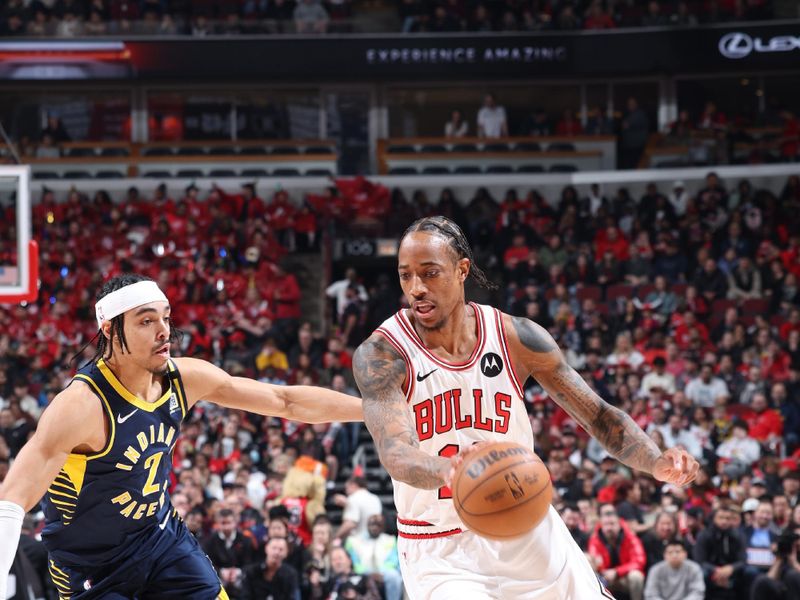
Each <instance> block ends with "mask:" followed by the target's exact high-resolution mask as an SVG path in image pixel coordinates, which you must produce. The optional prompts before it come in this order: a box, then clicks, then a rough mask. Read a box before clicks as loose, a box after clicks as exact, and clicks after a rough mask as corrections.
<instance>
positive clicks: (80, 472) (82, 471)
mask: <svg viewBox="0 0 800 600" xmlns="http://www.w3.org/2000/svg"><path fill="white" fill-rule="evenodd" d="M61 469H62V470H63V471H64V472H65V473H66V474H67V476H69V479H70V481H72V485H74V486H75V491H76V492H78V494H80V493H81V489H82V488H83V477H84V475H86V457H85V456H83V455H82V454H70V455H69V456H68V457H67V462H65V463H64V466H63V467H61Z"/></svg>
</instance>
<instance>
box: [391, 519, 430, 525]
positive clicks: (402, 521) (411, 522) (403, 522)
mask: <svg viewBox="0 0 800 600" xmlns="http://www.w3.org/2000/svg"><path fill="white" fill-rule="evenodd" d="M397 522H398V523H400V525H413V526H414V527H433V523H428V522H427V521H414V520H412V519H401V518H400V517H398V518H397Z"/></svg>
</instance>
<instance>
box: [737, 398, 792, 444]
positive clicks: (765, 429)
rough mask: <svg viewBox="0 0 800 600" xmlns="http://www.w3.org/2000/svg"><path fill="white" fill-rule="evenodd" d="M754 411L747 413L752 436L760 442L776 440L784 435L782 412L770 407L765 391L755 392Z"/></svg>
mask: <svg viewBox="0 0 800 600" xmlns="http://www.w3.org/2000/svg"><path fill="white" fill-rule="evenodd" d="M751 408H752V412H751V413H750V414H748V415H747V417H746V419H745V420H746V421H747V425H748V426H749V427H750V437H752V438H754V439H756V440H758V441H759V442H762V443H765V442H767V443H768V442H776V441H778V440H780V439H781V437H782V436H783V418H782V417H781V414H780V413H779V412H778V411H777V410H775V409H773V408H769V404H768V402H767V396H766V394H764V393H763V392H756V393H755V394H753V400H752V405H751Z"/></svg>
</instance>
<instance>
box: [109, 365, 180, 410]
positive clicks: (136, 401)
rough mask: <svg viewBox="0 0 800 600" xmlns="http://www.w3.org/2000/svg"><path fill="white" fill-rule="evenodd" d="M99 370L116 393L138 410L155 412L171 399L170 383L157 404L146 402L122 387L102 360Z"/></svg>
mask: <svg viewBox="0 0 800 600" xmlns="http://www.w3.org/2000/svg"><path fill="white" fill-rule="evenodd" d="M97 368H98V369H99V370H100V373H101V374H102V375H103V377H105V380H106V381H107V382H108V383H109V385H111V387H113V388H114V391H116V392H117V393H118V394H119V395H120V396H122V398H123V399H124V400H126V401H127V402H129V403H130V404H133V405H134V406H135V407H136V408H140V409H142V410H143V411H146V412H154V411H155V410H156V409H157V408H158V407H159V406H161V405H162V404H164V402H166V401H167V400H169V397H170V395H171V394H172V383H170V385H169V387H168V388H167V390H166V391H165V392H164V394H163V395H162V396H161V397H160V398H159V399H158V400H156V401H155V402H145V401H144V400H142V399H141V398H137V397H136V396H134V395H133V394H132V393H131V392H129V391H128V389H127V388H126V387H125V386H124V385H122V383H121V382H120V380H119V379H117V376H116V375H114V373H112V372H111V369H109V368H108V365H107V364H106V363H105V362H104V361H103V359H102V358H101V359H100V360H98V361H97Z"/></svg>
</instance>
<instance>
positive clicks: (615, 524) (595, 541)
mask: <svg viewBox="0 0 800 600" xmlns="http://www.w3.org/2000/svg"><path fill="white" fill-rule="evenodd" d="M589 554H590V555H591V556H592V557H593V558H594V561H595V565H596V568H597V571H598V573H599V574H600V575H601V576H602V577H603V579H605V581H606V582H607V585H608V588H609V589H610V590H611V591H612V592H613V591H614V590H620V591H624V592H625V593H627V594H628V595H629V596H630V598H631V600H642V596H643V593H644V569H645V564H646V562H647V557H646V554H645V551H644V546H642V542H641V540H640V539H639V538H638V537H637V536H636V534H635V533H633V532H632V531H631V529H630V527H628V524H627V523H626V522H625V521H623V520H622V519H620V518H619V515H618V514H617V510H616V509H615V508H614V505H613V504H603V505H601V506H600V523H598V524H597V526H596V527H595V530H594V533H592V535H591V537H590V538H589Z"/></svg>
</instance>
